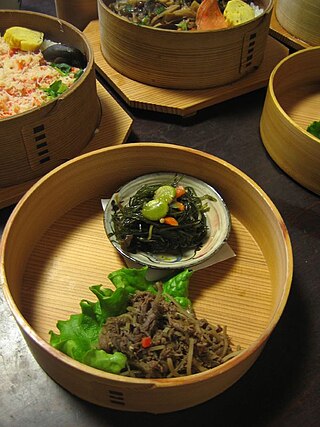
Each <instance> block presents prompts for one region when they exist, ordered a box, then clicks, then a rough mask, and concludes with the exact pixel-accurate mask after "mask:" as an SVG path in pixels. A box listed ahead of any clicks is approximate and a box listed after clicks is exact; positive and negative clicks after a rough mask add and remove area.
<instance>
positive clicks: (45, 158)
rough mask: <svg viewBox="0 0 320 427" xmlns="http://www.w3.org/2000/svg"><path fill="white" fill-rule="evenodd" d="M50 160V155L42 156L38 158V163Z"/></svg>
mask: <svg viewBox="0 0 320 427" xmlns="http://www.w3.org/2000/svg"><path fill="white" fill-rule="evenodd" d="M49 160H50V156H47V157H43V158H42V159H40V160H39V162H40V163H46V162H48V161H49Z"/></svg>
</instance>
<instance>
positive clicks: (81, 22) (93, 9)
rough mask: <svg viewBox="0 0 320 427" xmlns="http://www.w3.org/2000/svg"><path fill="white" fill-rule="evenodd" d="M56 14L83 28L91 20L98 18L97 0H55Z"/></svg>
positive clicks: (80, 28)
mask: <svg viewBox="0 0 320 427" xmlns="http://www.w3.org/2000/svg"><path fill="white" fill-rule="evenodd" d="M55 5H56V14H57V17H58V18H61V19H64V20H65V21H68V22H70V23H71V24H73V25H75V26H76V27H77V28H79V30H81V31H82V30H83V29H84V28H85V27H86V26H87V25H88V24H89V22H90V21H93V20H94V19H97V18H98V7H97V0H55Z"/></svg>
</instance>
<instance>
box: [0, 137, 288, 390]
mask: <svg viewBox="0 0 320 427" xmlns="http://www.w3.org/2000/svg"><path fill="white" fill-rule="evenodd" d="M136 147H140V148H143V147H147V148H151V147H156V148H165V149H172V150H181V151H187V152H189V153H191V154H192V153H193V154H194V155H195V156H200V157H206V158H207V159H210V160H212V161H214V162H216V163H219V164H220V165H222V166H223V167H225V168H227V169H229V170H230V172H231V173H235V174H237V175H238V176H240V177H241V178H242V179H243V180H245V181H246V182H247V183H248V184H249V186H250V187H252V188H253V190H254V191H256V192H257V194H258V196H259V197H261V198H262V199H263V201H264V202H265V203H266V204H267V205H268V207H269V208H270V210H271V211H272V214H273V215H274V217H275V218H276V219H277V222H278V223H279V225H280V226H281V228H282V230H283V232H282V237H283V241H284V246H285V248H286V258H287V272H286V273H287V274H286V281H285V283H284V286H283V290H282V293H281V296H280V299H279V302H278V305H277V306H276V307H275V310H274V314H273V316H272V317H271V318H270V322H269V324H268V326H267V327H266V329H265V330H264V332H263V333H262V334H261V335H260V337H259V338H258V339H257V340H256V341H255V342H253V343H252V344H251V345H249V346H248V347H247V348H246V349H244V350H243V352H242V353H240V354H239V355H238V356H236V357H235V358H233V359H231V360H228V361H227V362H225V363H223V364H222V365H219V366H217V367H216V368H212V369H210V370H208V371H205V372H201V373H198V374H194V375H190V376H184V377H180V378H170V379H169V378H163V379H144V378H143V379H139V378H130V377H122V376H121V375H116V374H111V373H107V372H104V371H101V370H99V369H96V368H92V367H90V366H87V365H84V364H82V363H81V362H78V361H76V360H73V359H72V358H70V357H68V356H67V355H65V354H64V353H62V352H60V351H59V350H57V349H55V348H53V347H52V346H51V345H50V344H49V343H47V342H46V341H45V340H44V339H42V338H41V337H40V336H39V335H38V334H37V333H36V332H35V330H34V329H33V328H32V326H31V325H30V324H29V323H28V322H27V321H26V319H25V318H24V317H23V315H22V313H21V312H20V310H19V308H18V306H17V305H16V303H15V301H14V299H13V297H12V295H11V292H10V289H9V285H8V283H7V280H6V274H5V266H4V252H5V248H6V242H7V240H8V238H9V236H10V230H11V228H12V227H13V224H14V219H15V217H16V216H17V215H19V212H20V210H21V209H23V206H24V204H25V203H26V204H28V200H29V197H30V196H32V194H33V193H35V192H37V190H38V188H39V187H41V186H42V184H43V183H45V182H46V181H47V180H50V179H53V178H54V176H55V175H56V174H58V173H61V171H62V172H63V170H64V169H66V168H68V167H69V166H72V165H74V164H75V163H77V162H86V159H87V158H91V157H93V156H101V155H102V156H104V154H105V153H109V152H112V151H114V150H116V151H118V150H124V151H125V150H129V151H130V150H135V148H136ZM0 263H1V266H0V268H1V270H0V278H2V281H3V291H4V295H5V298H6V300H7V303H8V305H9V307H10V310H11V312H12V313H13V316H14V318H15V320H16V322H17V324H18V325H19V327H20V329H22V330H23V331H24V332H25V333H26V334H27V335H28V336H29V338H31V340H32V341H33V342H35V343H36V344H37V346H40V347H41V348H42V349H43V350H44V351H46V352H48V353H49V354H50V355H51V356H53V357H54V358H56V359H57V361H59V362H61V363H66V364H67V365H69V366H70V367H72V368H74V369H76V370H79V371H82V372H85V373H86V374H89V375H92V376H95V377H96V378H99V379H100V380H111V381H115V382H117V383H119V384H120V383H126V384H143V385H149V386H155V387H165V386H168V387H172V386H178V385H187V384H193V383H195V382H198V381H200V382H201V381H206V380H209V379H212V378H214V377H218V376H219V375H221V374H223V373H225V372H226V371H228V370H230V369H232V368H235V367H236V366H237V365H238V364H241V363H242V362H243V361H244V360H246V359H248V358H249V357H250V356H253V355H254V353H255V352H256V351H258V350H259V349H260V348H261V349H262V348H263V345H264V344H265V342H266V341H267V340H268V338H269V337H270V335H271V333H272V331H273V330H274V328H275V327H276V325H277V323H278V321H279V319H280V317H281V315H282V313H283V310H284V308H285V305H286V303H287V299H288V297H289V293H290V288H291V281H292V276H293V254H292V246H291V241H290V238H289V234H288V232H287V228H286V226H285V223H284V221H283V219H282V217H281V214H280V212H279V211H278V209H277V208H276V206H275V205H274V203H273V202H272V201H271V199H270V198H269V196H268V195H267V194H266V193H265V192H264V190H262V188H261V187H260V186H259V185H258V184H257V183H256V182H255V181H254V180H253V179H251V178H250V177H249V176H247V175H246V174H245V173H244V172H242V171H241V170H240V169H238V168H237V167H235V166H233V165H232V164H230V163H228V162H227V161H225V160H223V159H220V158H218V157H216V156H214V155H211V154H208V153H206V152H203V151H200V150H197V149H194V148H189V147H184V146H179V145H174V144H167V143H162V142H139V143H135V144H126V145H119V146H111V147H106V148H102V149H99V150H95V151H92V152H89V153H85V154H83V155H80V156H78V157H76V158H74V159H71V160H69V161H67V162H65V163H63V164H62V165H60V166H58V167H56V168H55V169H53V170H52V171H50V172H48V173H47V174H46V175H45V176H43V177H42V178H40V179H39V180H38V181H37V182H36V183H35V184H34V185H33V186H32V187H31V188H30V189H29V190H28V191H27V192H26V193H25V195H24V196H23V197H22V198H21V199H20V201H19V202H18V204H17V205H16V207H15V208H14V210H13V212H12V213H11V215H10V218H9V220H8V222H7V224H6V226H5V228H4V231H3V234H2V239H1V241H0Z"/></svg>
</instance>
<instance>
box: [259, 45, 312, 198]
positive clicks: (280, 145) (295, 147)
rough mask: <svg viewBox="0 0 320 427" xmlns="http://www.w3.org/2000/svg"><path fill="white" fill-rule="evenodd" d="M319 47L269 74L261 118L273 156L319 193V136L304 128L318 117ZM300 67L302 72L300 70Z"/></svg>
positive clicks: (290, 58)
mask: <svg viewBox="0 0 320 427" xmlns="http://www.w3.org/2000/svg"><path fill="white" fill-rule="evenodd" d="M319 67H320V47H312V48H308V49H304V50H300V51H298V52H296V53H294V54H291V55H289V56H288V57H287V58H285V59H283V60H282V61H281V62H279V64H278V65H277V66H276V67H275V69H274V70H273V72H272V73H271V76H270V80H269V85H268V91H267V95H266V99H265V103H264V107H263V111H262V116H261V121H260V133H261V138H262V141H263V144H264V145H265V147H266V149H267V151H268V153H269V154H270V156H271V157H272V159H273V160H274V161H275V162H276V163H277V164H278V165H279V166H280V168H281V169H283V170H284V171H285V172H286V173H287V174H288V175H290V176H291V177H292V178H293V179H294V180H296V181H297V182H298V183H299V184H301V185H303V186H304V187H306V188H308V189H309V190H311V191H313V192H315V193H317V194H320V139H319V138H317V137H316V136H314V135H312V134H311V133H309V132H307V130H306V129H307V127H308V125H309V124H311V123H312V122H314V121H318V120H320V113H319V111H320V88H319ZM301 70H303V71H301Z"/></svg>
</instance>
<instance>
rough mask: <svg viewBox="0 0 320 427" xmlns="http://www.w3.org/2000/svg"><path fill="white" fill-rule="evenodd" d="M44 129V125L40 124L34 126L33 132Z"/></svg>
mask: <svg viewBox="0 0 320 427" xmlns="http://www.w3.org/2000/svg"><path fill="white" fill-rule="evenodd" d="M43 131H44V125H39V126H37V127H35V128H33V133H39V132H43Z"/></svg>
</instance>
